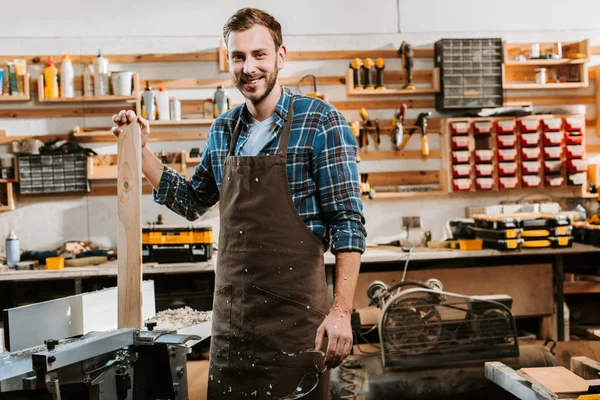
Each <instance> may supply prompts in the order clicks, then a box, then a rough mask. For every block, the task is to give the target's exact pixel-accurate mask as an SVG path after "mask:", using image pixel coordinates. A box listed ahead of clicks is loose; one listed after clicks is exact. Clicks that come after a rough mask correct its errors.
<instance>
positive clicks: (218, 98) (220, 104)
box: [205, 85, 229, 118]
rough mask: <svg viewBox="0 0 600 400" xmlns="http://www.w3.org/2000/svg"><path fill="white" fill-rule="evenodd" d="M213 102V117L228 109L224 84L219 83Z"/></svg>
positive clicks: (227, 98)
mask: <svg viewBox="0 0 600 400" xmlns="http://www.w3.org/2000/svg"><path fill="white" fill-rule="evenodd" d="M213 103H214V106H213V116H214V117H215V118H217V117H218V116H219V115H221V114H223V113H224V112H225V111H227V110H229V97H228V96H227V92H226V91H225V86H223V85H220V86H219V87H217V91H216V92H215V98H214V100H213ZM205 118H206V117H205Z"/></svg>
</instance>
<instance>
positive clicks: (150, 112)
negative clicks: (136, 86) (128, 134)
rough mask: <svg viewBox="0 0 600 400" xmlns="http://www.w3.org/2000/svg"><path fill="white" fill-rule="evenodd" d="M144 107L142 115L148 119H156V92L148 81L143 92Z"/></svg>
mask: <svg viewBox="0 0 600 400" xmlns="http://www.w3.org/2000/svg"><path fill="white" fill-rule="evenodd" d="M142 101H143V102H144V108H143V109H142V117H143V118H146V119H148V120H154V119H156V108H155V107H154V92H153V91H152V89H151V88H150V82H148V81H146V89H144V93H143V94H142Z"/></svg>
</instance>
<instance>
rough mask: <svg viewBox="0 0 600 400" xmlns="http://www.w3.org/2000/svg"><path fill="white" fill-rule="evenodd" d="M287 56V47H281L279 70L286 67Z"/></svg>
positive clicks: (278, 60)
mask: <svg viewBox="0 0 600 400" xmlns="http://www.w3.org/2000/svg"><path fill="white" fill-rule="evenodd" d="M286 55H287V49H286V47H285V45H283V44H282V45H281V46H279V50H277V68H279V69H283V67H284V66H285V58H286Z"/></svg>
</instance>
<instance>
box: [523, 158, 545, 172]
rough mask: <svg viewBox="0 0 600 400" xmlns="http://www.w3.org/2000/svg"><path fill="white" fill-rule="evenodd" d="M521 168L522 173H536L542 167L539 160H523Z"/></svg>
mask: <svg viewBox="0 0 600 400" xmlns="http://www.w3.org/2000/svg"><path fill="white" fill-rule="evenodd" d="M521 168H522V169H523V173H524V174H537V173H539V172H540V169H542V163H541V162H539V161H524V162H523V163H522V164H521Z"/></svg>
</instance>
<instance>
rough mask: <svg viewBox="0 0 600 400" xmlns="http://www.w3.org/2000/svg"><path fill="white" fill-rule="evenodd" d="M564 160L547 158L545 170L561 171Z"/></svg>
mask: <svg viewBox="0 0 600 400" xmlns="http://www.w3.org/2000/svg"><path fill="white" fill-rule="evenodd" d="M562 165H563V162H562V161H561V160H546V161H544V171H546V172H548V173H549V172H561V170H562Z"/></svg>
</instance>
